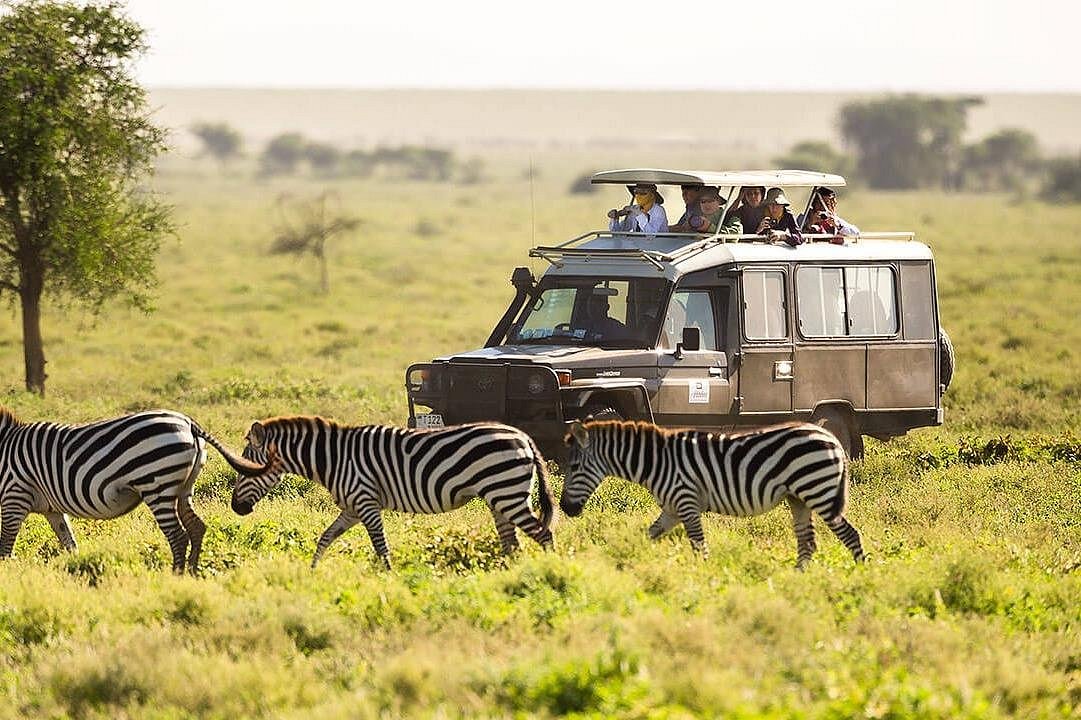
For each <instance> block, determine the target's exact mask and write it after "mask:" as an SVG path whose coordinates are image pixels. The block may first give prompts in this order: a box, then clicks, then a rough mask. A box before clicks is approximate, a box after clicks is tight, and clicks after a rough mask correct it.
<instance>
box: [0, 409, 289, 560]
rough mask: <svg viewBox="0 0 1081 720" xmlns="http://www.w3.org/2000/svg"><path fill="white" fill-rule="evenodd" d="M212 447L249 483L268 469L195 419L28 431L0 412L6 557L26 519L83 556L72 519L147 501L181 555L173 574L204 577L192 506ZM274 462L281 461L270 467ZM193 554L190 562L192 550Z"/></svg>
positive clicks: (150, 414)
mask: <svg viewBox="0 0 1081 720" xmlns="http://www.w3.org/2000/svg"><path fill="white" fill-rule="evenodd" d="M204 441H206V442H209V443H210V444H211V445H212V446H213V447H214V448H215V449H216V450H217V451H218V452H220V453H221V454H222V456H223V457H224V458H225V460H226V462H228V463H229V464H230V465H231V466H232V467H233V469H234V470H236V471H237V472H239V473H241V474H242V475H257V474H260V473H265V472H268V471H269V470H270V467H271V464H270V463H268V464H267V465H266V466H259V465H256V464H254V463H251V462H249V461H247V460H245V459H243V458H240V457H238V456H236V455H234V454H233V453H232V452H230V451H229V450H228V449H227V448H225V447H224V446H223V445H222V444H221V443H220V442H218V440H216V439H215V438H214V437H213V436H211V435H210V434H209V433H208V432H206V431H205V430H203V429H202V428H201V427H199V425H198V424H197V423H196V422H195V421H194V420H192V419H191V418H190V417H188V416H187V415H183V414H181V413H178V412H173V411H171V410H148V411H146V412H139V413H134V414H132V415H125V416H123V417H118V418H114V419H111V420H101V421H98V422H92V423H88V424H85V425H61V424H58V423H51V422H35V423H23V422H20V421H19V420H18V418H16V417H15V415H14V413H12V412H11V411H10V410H7V409H6V408H0V558H3V557H8V556H10V555H11V553H12V550H13V548H14V547H15V538H16V537H17V536H18V534H19V529H20V527H22V524H23V521H24V520H25V519H26V516H27V515H28V514H29V513H31V512H37V513H41V514H42V515H44V516H45V519H46V520H48V521H49V525H51V526H52V529H53V532H54V533H56V537H57V539H58V540H59V541H60V545H61V546H62V547H63V548H64V549H65V550H68V551H74V550H75V549H76V544H75V536H74V535H73V534H72V532H71V525H69V524H68V515H73V516H75V517H80V518H92V519H95V520H109V519H113V518H117V517H120V516H121V515H124V514H126V513H128V512H131V511H132V510H133V509H135V507H136V506H137V505H138V504H139V503H140V502H144V503H146V504H147V506H148V507H149V508H150V511H151V512H152V513H153V514H154V520H156V521H157V524H158V527H159V528H160V529H161V532H162V534H164V535H165V539H166V540H168V542H169V548H170V549H171V550H172V554H173V571H174V572H177V573H182V572H183V571H184V569H185V566H187V568H188V570H189V571H190V572H192V573H195V572H197V571H198V568H199V553H200V551H201V550H202V544H203V535H204V534H205V532H206V525H205V524H204V523H203V521H202V520H201V519H200V518H199V516H198V515H196V514H195V509H194V508H193V507H192V504H191V492H192V486H193V485H194V483H195V478H196V476H198V475H199V471H200V470H201V469H202V467H203V464H204V463H205V462H206V448H205V445H204ZM271 460H272V461H273V458H272V459H271ZM189 542H190V544H191V554H190V555H187V557H185V556H186V554H187V550H188V544H189Z"/></svg>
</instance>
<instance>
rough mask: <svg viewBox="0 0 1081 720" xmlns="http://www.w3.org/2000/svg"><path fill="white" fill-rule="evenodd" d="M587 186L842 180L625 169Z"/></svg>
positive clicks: (839, 182)
mask: <svg viewBox="0 0 1081 720" xmlns="http://www.w3.org/2000/svg"><path fill="white" fill-rule="evenodd" d="M590 182H591V183H594V184H597V185H605V184H611V185H634V184H635V183H652V184H654V185H716V186H720V187H734V186H740V187H746V186H751V187H754V186H758V185H761V186H763V187H815V186H818V185H825V186H828V187H843V186H844V185H845V179H844V178H843V177H841V176H840V175H832V174H830V173H820V172H811V171H810V170H734V171H722V172H718V171H714V170H664V169H661V168H632V169H628V170H605V171H604V172H599V173H596V174H595V175H594V176H593V177H592V178H591V179H590Z"/></svg>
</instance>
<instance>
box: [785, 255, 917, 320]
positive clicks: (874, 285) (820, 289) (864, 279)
mask: <svg viewBox="0 0 1081 720" xmlns="http://www.w3.org/2000/svg"><path fill="white" fill-rule="evenodd" d="M895 283H896V280H895V278H894V274H893V270H892V269H891V268H888V267H846V268H837V267H801V268H799V269H798V270H797V271H796V304H797V311H798V312H797V317H798V321H799V328H800V333H801V334H802V335H803V336H804V337H845V336H849V335H855V336H867V335H893V334H895V333H896V332H897V328H898V324H897V300H896V292H895Z"/></svg>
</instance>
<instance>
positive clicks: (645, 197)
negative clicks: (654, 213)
mask: <svg viewBox="0 0 1081 720" xmlns="http://www.w3.org/2000/svg"><path fill="white" fill-rule="evenodd" d="M634 204H635V205H637V206H638V207H640V208H642V210H644V211H645V212H649V209H650V208H651V207H653V193H652V192H650V191H649V190H642V191H639V192H636V193H635V194H634Z"/></svg>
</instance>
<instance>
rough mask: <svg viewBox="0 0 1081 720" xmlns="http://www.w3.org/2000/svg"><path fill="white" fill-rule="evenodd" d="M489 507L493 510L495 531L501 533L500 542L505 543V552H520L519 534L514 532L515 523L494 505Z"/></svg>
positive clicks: (508, 553) (505, 553)
mask: <svg viewBox="0 0 1081 720" xmlns="http://www.w3.org/2000/svg"><path fill="white" fill-rule="evenodd" d="M488 509H489V510H491V511H492V519H493V520H495V531H496V532H497V533H499V542H500V543H501V544H502V545H503V554H504V555H513V554H514V553H516V552H518V536H517V535H515V533H514V524H513V523H511V522H510V521H509V520H507V518H506V517H504V516H503V513H501V512H499V511H498V510H496V509H495V508H494V507H491V506H489V507H488Z"/></svg>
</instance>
